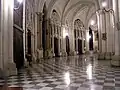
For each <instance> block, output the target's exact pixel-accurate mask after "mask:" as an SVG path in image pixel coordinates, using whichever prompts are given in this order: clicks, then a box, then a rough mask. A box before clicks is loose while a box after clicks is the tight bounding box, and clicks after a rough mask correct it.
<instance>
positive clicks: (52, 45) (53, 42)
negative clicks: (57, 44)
mask: <svg viewBox="0 0 120 90" xmlns="http://www.w3.org/2000/svg"><path fill="white" fill-rule="evenodd" d="M54 28H55V27H54V24H52V52H53V53H52V54H53V56H55V53H54Z"/></svg>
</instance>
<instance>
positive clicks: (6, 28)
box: [0, 0, 16, 75]
mask: <svg viewBox="0 0 120 90" xmlns="http://www.w3.org/2000/svg"><path fill="white" fill-rule="evenodd" d="M6 2H8V1H7V0H1V31H0V34H1V35H2V36H1V35H0V37H2V43H0V44H1V45H0V46H1V47H0V48H1V49H2V50H1V53H2V55H1V57H0V58H1V59H0V61H1V63H2V66H1V68H3V69H4V70H5V72H6V74H7V75H11V74H16V65H15V63H14V62H13V6H14V1H13V0H10V1H9V3H6ZM8 16H9V17H8Z"/></svg>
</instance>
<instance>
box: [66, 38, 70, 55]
mask: <svg viewBox="0 0 120 90" xmlns="http://www.w3.org/2000/svg"><path fill="white" fill-rule="evenodd" d="M66 52H67V55H68V56H69V55H70V42H69V37H68V36H66Z"/></svg>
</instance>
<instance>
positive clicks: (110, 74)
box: [0, 55, 120, 90]
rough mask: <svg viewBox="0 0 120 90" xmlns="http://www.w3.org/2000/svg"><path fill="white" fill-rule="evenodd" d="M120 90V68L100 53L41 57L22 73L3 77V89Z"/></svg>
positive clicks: (1, 87)
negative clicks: (99, 56) (100, 58)
mask: <svg viewBox="0 0 120 90" xmlns="http://www.w3.org/2000/svg"><path fill="white" fill-rule="evenodd" d="M5 88H9V90H120V68H119V67H111V65H110V61H109V60H101V61H98V60H97V59H96V56H89V55H88V56H87V55H83V56H70V57H60V58H52V59H46V60H40V62H39V63H38V64H34V65H33V67H31V68H27V69H24V70H22V71H21V72H20V73H19V74H18V75H12V76H9V77H8V79H7V81H6V80H3V79H0V90H7V89H5Z"/></svg>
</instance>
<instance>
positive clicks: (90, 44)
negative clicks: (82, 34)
mask: <svg viewBox="0 0 120 90" xmlns="http://www.w3.org/2000/svg"><path fill="white" fill-rule="evenodd" d="M89 36H90V38H89V50H91V51H92V50H93V33H92V29H91V28H90V27H89Z"/></svg>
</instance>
